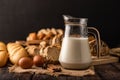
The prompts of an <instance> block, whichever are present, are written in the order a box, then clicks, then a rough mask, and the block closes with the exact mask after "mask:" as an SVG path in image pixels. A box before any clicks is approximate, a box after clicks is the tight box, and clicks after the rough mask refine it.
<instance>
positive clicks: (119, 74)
mask: <svg viewBox="0 0 120 80" xmlns="http://www.w3.org/2000/svg"><path fill="white" fill-rule="evenodd" d="M95 72H96V75H93V76H84V77H72V76H58V77H55V76H50V75H43V74H42V75H41V74H34V73H22V74H21V73H17V74H16V73H9V72H8V69H7V67H3V68H0V80H120V63H112V64H103V65H96V66H95Z"/></svg>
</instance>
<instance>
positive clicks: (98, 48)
mask: <svg viewBox="0 0 120 80" xmlns="http://www.w3.org/2000/svg"><path fill="white" fill-rule="evenodd" d="M90 30H92V31H90ZM93 31H94V32H93ZM89 33H91V34H93V35H94V36H95V38H96V39H97V57H98V58H101V39H100V33H99V31H98V30H97V29H96V28H94V27H88V34H89Z"/></svg>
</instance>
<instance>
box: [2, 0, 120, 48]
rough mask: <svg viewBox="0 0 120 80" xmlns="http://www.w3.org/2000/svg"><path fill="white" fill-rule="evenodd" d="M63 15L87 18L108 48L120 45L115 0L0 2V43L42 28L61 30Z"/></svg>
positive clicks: (9, 0) (21, 0) (11, 0)
mask: <svg viewBox="0 0 120 80" xmlns="http://www.w3.org/2000/svg"><path fill="white" fill-rule="evenodd" d="M63 14H67V15H71V16H75V17H86V18H88V26H93V27H96V28H97V29H98V30H99V31H100V34H101V38H102V40H104V41H105V42H106V43H107V44H108V45H109V46H110V47H116V46H118V45H119V44H120V28H119V27H120V26H119V23H120V20H119V18H120V13H119V2H118V0H0V41H5V42H6V41H13V40H25V39H26V37H27V36H28V34H29V33H30V32H35V31H38V30H39V29H41V28H47V27H56V28H63V29H64V22H63V18H62V15H63Z"/></svg>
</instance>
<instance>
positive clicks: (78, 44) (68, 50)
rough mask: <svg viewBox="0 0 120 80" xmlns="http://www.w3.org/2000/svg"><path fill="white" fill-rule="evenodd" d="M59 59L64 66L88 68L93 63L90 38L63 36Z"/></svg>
mask: <svg viewBox="0 0 120 80" xmlns="http://www.w3.org/2000/svg"><path fill="white" fill-rule="evenodd" d="M59 61H60V63H61V65H62V66H63V67H64V68H68V69H86V68H88V67H89V66H90V64H91V53H90V48H89V44H88V38H73V37H65V38H63V42H62V48H61V53H60V56H59Z"/></svg>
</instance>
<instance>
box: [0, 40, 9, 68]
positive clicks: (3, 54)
mask: <svg viewBox="0 0 120 80" xmlns="http://www.w3.org/2000/svg"><path fill="white" fill-rule="evenodd" d="M7 60H8V52H7V49H6V45H5V44H4V43H3V42H0V67H3V66H5V65H6V63H7Z"/></svg>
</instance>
